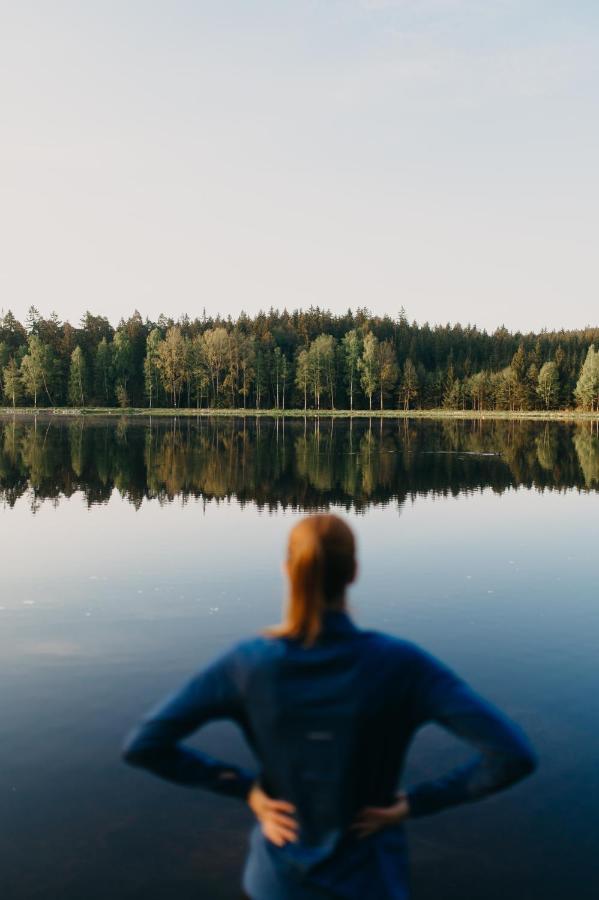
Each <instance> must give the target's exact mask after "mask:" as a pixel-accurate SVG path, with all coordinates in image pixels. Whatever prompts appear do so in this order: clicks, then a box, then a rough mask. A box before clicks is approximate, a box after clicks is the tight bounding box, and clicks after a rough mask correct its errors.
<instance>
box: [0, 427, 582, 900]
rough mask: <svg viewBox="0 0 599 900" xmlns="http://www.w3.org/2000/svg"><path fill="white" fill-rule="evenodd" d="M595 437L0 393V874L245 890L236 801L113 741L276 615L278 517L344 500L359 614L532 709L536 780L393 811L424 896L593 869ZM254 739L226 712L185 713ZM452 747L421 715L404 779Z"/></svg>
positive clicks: (449, 761) (86, 888)
mask: <svg viewBox="0 0 599 900" xmlns="http://www.w3.org/2000/svg"><path fill="white" fill-rule="evenodd" d="M598 491H599V437H598V433H597V426H596V425H595V426H594V427H592V426H591V425H590V424H589V423H585V424H584V425H579V426H575V425H564V424H558V423H549V424H544V423H538V422H535V423H532V422H522V423H517V422H503V421H502V422H482V423H480V422H454V421H452V422H448V423H443V422H438V421H434V422H415V421H409V422H407V421H399V422H392V421H389V420H385V421H384V422H383V423H382V424H381V422H380V421H379V420H376V419H373V420H372V423H369V422H368V421H366V420H359V421H354V423H353V426H352V427H351V428H350V425H349V424H348V423H347V422H344V421H341V420H336V421H334V422H333V421H330V420H322V421H321V422H320V424H317V423H314V422H312V421H308V422H307V423H304V422H303V421H301V420H295V421H287V422H286V423H285V424H284V425H283V423H282V422H280V423H279V424H278V425H277V423H275V422H273V421H269V420H260V421H254V420H246V421H245V422H244V421H240V420H234V419H226V420H225V419H219V420H214V421H209V420H205V419H203V420H201V421H195V420H179V421H170V420H158V421H154V422H152V423H150V422H149V421H146V420H142V421H140V420H135V421H131V422H127V421H126V420H119V421H118V422H114V421H112V420H111V421H108V422H103V421H98V420H86V421H83V420H64V421H61V420H56V419H52V420H48V419H43V418H41V417H40V418H38V420H37V422H34V421H33V420H23V419H18V420H17V421H16V422H13V421H12V420H11V419H4V420H1V419H0V498H1V500H2V506H1V507H0V548H1V551H0V552H1V566H2V568H1V573H2V579H1V582H0V583H1V596H0V629H1V630H0V709H1V711H2V720H1V721H2V729H1V740H0V837H1V840H0V897H1V898H2V900H25V898H27V900H32V898H40V900H42V898H43V900H54V898H56V900H58V898H60V900H83V898H84V900H107V898H110V900H125V898H127V900H134V898H135V900H138V898H139V900H141V898H143V900H167V898H169V900H171V898H176V900H191V898H194V900H195V898H206V900H213V898H214V900H220V898H236V897H237V893H238V878H239V871H240V868H241V864H242V860H243V856H244V852H245V845H246V830H247V827H248V825H249V822H250V817H249V815H248V813H247V812H246V811H245V810H244V809H243V808H242V807H241V805H240V804H238V803H237V802H236V801H232V800H227V799H218V798H215V797H212V796H210V795H208V794H203V793H201V792H199V791H193V790H189V789H187V790H185V789H182V788H177V787H174V786H171V785H169V784H167V783H165V782H160V781H158V780H155V779H152V778H151V777H150V776H148V775H145V774H144V773H140V772H137V771H134V770H131V769H128V768H127V767H125V766H124V765H122V763H121V762H120V760H119V748H120V744H121V740H122V736H123V734H124V733H125V732H126V730H127V729H128V728H129V726H130V724H131V723H132V722H133V721H134V720H135V719H136V718H137V717H138V716H139V714H140V713H141V712H142V711H143V710H144V709H145V708H147V707H148V706H149V705H151V704H153V703H154V701H155V700H156V699H158V698H159V697H160V696H162V695H163V694H165V693H166V692H168V691H170V690H171V689H172V688H174V687H175V686H177V685H178V684H179V683H180V682H181V680H182V679H183V678H186V677H187V676H188V675H189V674H190V673H191V672H192V671H193V670H195V669H196V668H198V667H199V666H201V665H202V664H203V663H204V662H206V661H207V660H208V659H209V658H211V657H212V656H213V655H214V654H215V653H216V652H218V651H219V650H220V649H221V648H223V647H224V646H226V645H227V644H228V643H230V642H231V641H233V640H237V639H238V638H240V637H241V636H243V635H246V634H249V633H252V632H255V631H256V630H258V629H259V628H260V627H262V626H263V625H265V624H267V623H271V622H273V621H276V620H277V619H278V617H279V611H280V605H281V596H282V590H283V584H282V576H281V574H280V568H279V559H280V558H281V556H282V553H283V547H284V542H285V537H286V533H287V531H288V529H289V527H290V526H291V524H292V523H293V522H294V520H295V519H296V517H297V516H299V515H301V514H302V513H303V511H305V510H307V509H309V510H313V509H320V508H332V509H337V510H341V511H342V512H344V513H345V514H347V516H348V517H349V518H350V520H351V522H352V524H353V525H354V527H355V528H356V531H357V533H358V538H359V546H360V558H361V576H360V579H359V581H358V584H357V585H356V587H355V588H354V589H353V591H352V595H351V602H352V608H353V611H354V614H355V616H356V618H357V620H358V621H359V622H360V623H361V624H364V625H366V626H374V627H378V628H382V629H385V630H388V631H390V632H393V633H397V634H401V635H403V636H405V637H408V638H410V639H412V640H415V641H417V642H419V643H421V644H423V645H424V646H426V647H427V648H428V649H429V650H431V651H432V652H434V653H436V654H437V655H439V656H440V657H441V658H443V659H444V660H445V661H447V662H448V663H449V664H451V665H452V666H453V667H454V668H456V669H457V670H458V671H459V672H460V673H461V674H463V675H464V676H465V677H466V678H467V679H468V680H470V681H471V682H472V683H473V684H474V685H475V686H476V687H477V688H478V689H479V690H480V691H482V692H483V693H484V694H486V695H487V696H488V697H489V698H491V699H492V700H494V701H495V702H497V703H498V704H499V705H501V706H502V707H503V708H504V709H505V710H506V711H507V712H508V713H509V714H510V715H512V716H513V717H515V718H516V719H517V720H518V721H520V722H521V723H522V725H523V726H524V728H525V729H526V730H527V731H528V733H529V734H530V736H531V737H532V740H533V742H534V744H535V745H536V748H537V750H538V752H539V754H540V758H541V767H540V769H539V772H538V774H536V775H535V777H534V778H533V779H530V780H529V781H528V782H526V783H525V784H523V785H522V786H519V787H517V788H515V789H513V790H512V791H508V792H506V793H505V794H502V795H499V796H497V797H495V798H493V799H490V800H487V801H485V802H484V803H481V804H478V805H475V806H470V807H462V808H460V809H457V810H454V811H451V812H447V813H445V814H442V815H440V816H437V817H432V818H430V819H429V820H421V821H419V822H418V823H416V822H414V823H411V824H410V826H409V830H410V836H411V847H412V868H413V876H414V897H415V900H433V898H435V900H439V898H443V900H464V898H475V900H478V898H484V900H505V898H510V900H527V898H531V900H533V898H534V900H541V898H543V900H546V898H551V900H570V898H572V900H591V898H592V900H596V898H597V897H598V896H599V861H598V848H599V765H598V762H597V760H598V757H599V653H598V650H599V590H598V588H599V496H598ZM196 740H197V742H198V743H199V744H201V746H202V747H204V748H206V749H208V750H209V751H211V752H216V753H218V754H219V755H222V756H225V757H226V758H230V759H232V760H237V761H241V760H243V761H248V757H247V751H246V750H245V749H244V747H243V746H242V744H241V740H240V738H239V737H238V735H237V733H236V732H235V731H234V730H233V728H232V727H229V726H225V725H219V726H211V727H210V728H208V729H207V730H206V731H204V732H202V733H201V734H200V735H199V736H198V737H197V739H196ZM464 752H465V751H464V748H463V747H462V746H461V745H459V744H458V743H457V742H456V741H454V740H453V739H450V738H449V737H448V736H446V735H445V734H444V733H442V732H441V731H439V730H437V729H432V728H431V729H425V730H424V731H423V732H422V733H421V735H419V737H418V738H417V740H416V742H415V743H414V746H413V750H412V753H411V756H410V759H409V766H408V771H407V772H406V782H410V781H411V780H413V779H415V778H421V777H423V776H425V775H428V774H433V773H438V772H441V771H443V770H444V769H445V768H446V767H447V766H450V765H453V764H454V763H455V762H456V761H458V760H459V759H461V758H462V757H463V756H464Z"/></svg>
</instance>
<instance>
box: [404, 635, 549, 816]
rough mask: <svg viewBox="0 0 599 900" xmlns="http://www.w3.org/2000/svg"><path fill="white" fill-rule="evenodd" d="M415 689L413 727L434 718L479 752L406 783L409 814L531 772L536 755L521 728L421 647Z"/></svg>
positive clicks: (467, 798)
mask: <svg viewBox="0 0 599 900" xmlns="http://www.w3.org/2000/svg"><path fill="white" fill-rule="evenodd" d="M413 688H414V692H413V696H414V698H415V709H414V713H415V718H416V727H420V726H421V725H424V724H426V723H427V722H437V723H438V724H439V725H441V726H443V727H444V728H446V729H447V730H448V731H450V732H452V733H453V734H455V735H456V736H457V737H459V738H462V739H463V740H465V741H467V742H468V743H469V744H471V745H472V746H473V747H474V748H476V750H477V751H478V752H477V753H476V755H475V756H474V757H473V758H472V759H471V760H470V761H468V762H467V763H466V764H465V765H463V766H459V767H458V768H455V769H453V770H452V771H450V772H448V773H447V774H445V775H443V776H442V777H440V778H437V779H435V780H432V781H425V782H422V783H420V784H416V785H414V786H413V787H410V788H408V790H407V791H406V793H407V796H408V801H409V804H410V815H411V816H414V817H418V816H424V815H430V814H431V813H436V812H440V811H441V810H443V809H446V808H448V807H450V806H456V805H458V804H460V803H468V802H472V801H474V800H479V799H482V798H483V797H486V796H487V795H489V794H493V793H495V792H496V791H500V790H503V789H504V788H507V787H509V786H510V785H512V784H514V783H515V782H517V781H519V780H520V779H522V778H524V777H525V776H527V775H529V774H530V773H531V772H533V771H534V769H535V768H536V766H537V759H536V756H535V753H534V751H533V749H532V747H531V745H530V743H529V741H528V739H527V738H526V736H525V735H524V733H523V732H522V731H521V729H520V728H519V727H518V726H517V725H516V724H515V723H514V722H512V721H510V720H509V719H508V718H507V717H506V716H505V715H504V714H503V713H501V712H500V711H499V710H498V709H496V708H495V707H494V706H492V705H491V704H490V703H488V702H487V701H486V700H484V699H483V698H482V697H480V696H478V695H477V694H476V693H475V692H474V691H473V690H471V688H470V687H468V685H467V684H465V682H463V681H462V680H461V679H460V678H458V677H457V676H456V675H455V674H454V673H453V672H452V671H451V670H450V669H448V668H446V667H445V666H444V665H442V664H441V663H440V662H438V661H437V660H436V659H434V658H433V657H432V656H429V655H428V654H426V653H424V652H422V651H419V652H418V658H417V661H416V665H415V682H414V685H413Z"/></svg>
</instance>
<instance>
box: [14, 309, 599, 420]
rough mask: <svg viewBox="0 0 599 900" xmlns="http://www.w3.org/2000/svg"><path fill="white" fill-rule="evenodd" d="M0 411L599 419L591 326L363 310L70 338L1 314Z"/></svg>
mask: <svg viewBox="0 0 599 900" xmlns="http://www.w3.org/2000/svg"><path fill="white" fill-rule="evenodd" d="M0 372H1V374H2V378H1V392H2V396H1V398H0V399H2V401H3V402H4V404H5V405H7V406H12V407H17V406H33V407H40V406H51V407H57V406H67V405H70V406H73V407H79V408H81V407H86V406H88V407H89V406H96V407H97V406H100V407H114V406H116V407H121V408H129V407H149V408H156V407H173V408H177V407H187V408H190V407H197V408H205V407H209V408H232V409H238V408H241V407H242V408H255V409H271V408H273V409H288V408H290V407H293V408H296V409H297V408H303V409H308V408H310V409H350V410H353V409H373V410H374V409H387V408H398V407H399V408H402V409H404V410H410V409H431V408H447V409H473V410H478V411H481V412H482V411H484V410H489V409H500V410H501V409H503V410H535V409H539V410H551V409H562V408H570V407H573V406H576V407H579V408H581V409H585V410H590V411H599V328H590V327H589V328H585V329H578V330H570V331H566V330H562V331H559V332H555V331H554V332H548V331H542V332H540V333H538V334H535V333H529V334H522V333H520V332H509V331H508V330H507V329H506V328H503V327H502V328H498V329H497V330H496V331H494V332H493V333H492V334H489V333H487V332H486V331H484V330H479V329H478V328H476V327H471V326H467V327H463V326H461V325H445V326H435V327H431V326H430V325H428V324H424V325H418V324H416V322H412V323H410V322H409V321H408V319H407V317H406V315H405V312H404V311H403V310H401V311H400V313H399V315H398V316H397V317H396V318H393V317H391V316H384V317H379V316H375V315H373V314H371V313H369V312H368V310H366V309H358V310H357V311H356V312H352V311H351V310H348V312H347V313H345V314H344V315H333V314H332V313H331V312H329V311H327V310H321V309H319V308H310V309H309V310H306V311H301V310H296V311H294V312H288V311H287V310H284V311H283V312H280V311H278V310H270V311H269V312H268V313H262V312H261V313H259V314H258V315H256V316H254V317H253V318H252V317H249V316H247V315H245V314H241V315H240V316H239V318H237V319H236V320H233V319H231V318H230V317H229V318H228V319H222V318H220V317H217V318H210V317H207V316H206V315H204V316H202V317H201V318H197V319H194V320H191V319H190V318H189V317H188V316H182V317H181V318H179V319H178V320H177V321H175V320H173V319H172V318H167V317H165V316H160V317H159V319H158V320H157V321H156V322H153V321H150V320H149V319H147V318H146V319H145V320H144V319H142V317H141V315H140V313H139V312H137V311H136V312H135V313H134V314H133V315H132V316H130V317H129V318H128V319H121V321H120V322H119V323H118V325H117V327H116V328H114V327H113V326H112V325H111V323H110V322H109V321H108V319H107V318H105V317H104V316H99V315H93V314H92V313H90V312H87V313H86V314H85V315H84V316H83V318H82V319H81V322H80V323H79V326H77V327H75V326H73V325H71V324H70V323H69V322H61V321H60V319H59V318H58V316H57V315H56V314H55V313H53V314H52V315H51V316H50V317H49V318H44V317H42V316H41V314H40V313H39V311H38V310H37V309H36V308H35V307H33V306H32V307H31V308H30V309H29V312H28V314H27V318H26V321H25V323H24V324H22V323H21V322H19V321H18V320H17V319H16V318H15V316H14V315H13V314H12V313H11V312H10V311H9V312H7V313H6V314H4V315H2V316H0Z"/></svg>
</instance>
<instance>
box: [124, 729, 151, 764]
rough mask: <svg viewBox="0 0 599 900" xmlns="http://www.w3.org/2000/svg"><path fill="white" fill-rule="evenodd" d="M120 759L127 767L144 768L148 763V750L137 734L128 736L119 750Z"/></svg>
mask: <svg viewBox="0 0 599 900" xmlns="http://www.w3.org/2000/svg"><path fill="white" fill-rule="evenodd" d="M121 759H122V760H123V762H125V763H127V765H129V766H144V765H146V764H147V761H148V749H147V747H146V746H145V745H144V743H143V741H142V740H141V738H140V736H139V734H137V733H133V734H132V735H129V736H128V737H127V738H126V739H125V742H124V743H123V746H122V748H121Z"/></svg>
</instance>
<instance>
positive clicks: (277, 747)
mask: <svg viewBox="0 0 599 900" xmlns="http://www.w3.org/2000/svg"><path fill="white" fill-rule="evenodd" d="M285 570H286V573H287V576H288V580H289V588H290V591H289V603H288V608H287V614H286V618H285V621H284V622H283V623H282V624H281V625H279V626H277V627H275V628H272V629H270V630H269V631H268V632H267V633H266V634H265V635H263V636H260V637H256V638H252V639H250V640H246V641H243V642H241V643H239V644H237V645H236V646H234V647H233V648H232V649H230V650H229V651H227V652H226V653H225V654H224V655H222V656H221V657H220V658H218V659H217V660H216V661H215V662H213V663H212V665H210V666H209V667H208V668H206V669H204V670H203V671H201V672H199V673H198V674H197V675H196V676H194V677H193V678H192V679H191V680H190V681H189V682H188V684H187V685H185V686H184V687H183V689H182V690H181V691H179V692H177V693H176V694H174V695H173V696H171V697H169V698H168V699H167V700H166V701H165V702H163V703H162V704H161V705H160V706H158V707H157V708H156V709H154V710H152V711H151V712H150V713H149V714H148V715H147V716H146V717H145V719H144V720H143V721H142V723H141V725H140V726H139V727H138V728H137V729H136V730H135V731H134V732H133V734H132V735H131V736H130V737H129V738H128V740H127V742H126V745H125V749H124V758H125V760H126V761H127V762H129V763H132V764H133V765H136V766H142V767H145V768H147V769H149V770H150V771H152V772H154V773H155V774H157V775H159V776H161V777H163V778H167V779H169V780H171V781H174V782H178V783H179V784H185V785H190V786H197V787H203V788H207V789H209V790H212V791H216V792H218V793H222V794H228V795H231V796H235V797H238V798H239V799H241V800H245V801H246V802H247V803H248V804H249V805H250V807H251V809H252V810H253V812H254V814H255V816H256V820H257V821H256V825H255V827H254V829H253V831H252V835H251V841H250V851H249V854H248V857H247V861H246V866H245V871H244V875H243V886H244V890H245V891H246V893H247V894H248V895H249V897H250V898H252V900H316V898H322V900H324V898H348V900H350V898H360V900H370V898H372V900H392V898H393V900H405V898H407V897H408V873H407V855H406V843H405V836H404V830H403V822H404V821H405V820H406V819H407V818H408V817H410V818H414V817H417V816H424V815H428V814H431V813H435V812H438V811H440V810H442V809H446V808H447V807H450V806H455V805H457V804H460V803H466V802H470V801H473V800H478V799H481V798H482V797H485V796H487V795H488V794H491V793H493V792H495V791H498V790H501V789H502V788H506V787H508V786H509V785H511V784H513V783H514V782H516V781H518V780H519V779H521V778H523V777H524V776H525V775H528V774H529V773H530V772H532V771H533V769H534V768H535V764H536V762H535V756H534V753H533V751H532V749H531V747H530V744H529V743H528V741H527V739H526V738H525V736H524V735H523V734H522V732H521V731H520V729H519V728H518V727H517V726H516V725H515V724H513V723H512V722H510V721H509V720H508V719H507V718H506V717H505V716H504V715H503V714H502V713H500V712H499V711H498V710H497V709H495V708H494V707H492V706H491V705H490V704H489V703H487V702H486V701H485V700H483V699H482V698H481V697H479V696H477V695H476V694H475V693H474V692H473V691H472V690H471V689H470V688H469V687H468V686H467V685H466V684H465V683H464V682H463V681H462V680H461V679H460V678H459V677H458V676H457V675H455V674H454V673H453V672H452V671H450V670H449V669H448V668H447V667H446V666H444V665H443V664H442V663H440V662H439V661H438V660H436V659H434V658H433V657H432V656H430V655H429V654H428V653H426V652H424V651H423V650H421V649H420V648H419V647H417V646H415V645H413V644H411V643H408V642H406V641H403V640H399V639H397V638H395V637H391V636H389V635H386V634H382V633H380V632H376V631H365V630H362V629H360V628H358V627H357V626H356V625H355V624H354V622H353V621H352V619H351V618H350V616H349V614H348V612H347V608H346V589H347V587H348V585H350V584H351V583H352V582H353V581H354V579H355V576H356V559H355V542H354V536H353V533H352V531H351V530H350V528H349V527H348V526H347V525H346V523H345V522H344V521H343V520H342V519H340V518H338V517H337V516H333V515H317V516H309V517H307V518H305V519H303V520H301V521H300V522H299V523H298V524H297V525H296V526H295V527H294V528H293V529H292V531H291V534H290V537H289V545H288V554H287V560H286V563H285ZM214 719H230V720H232V721H234V722H236V723H237V724H238V725H239V727H240V728H241V729H242V731H243V734H244V735H245V738H246V740H247V741H248V743H249V745H250V746H251V748H252V750H253V752H254V755H255V757H256V759H257V761H258V764H259V772H258V774H257V775H256V774H254V773H250V772H247V771H245V770H243V769H240V768H238V767H236V766H230V765H227V764H226V763H224V762H220V761H218V760H215V759H213V758H210V757H208V756H206V755H205V754H203V753H201V752H199V751H197V750H193V749H191V748H189V747H186V746H185V745H184V744H182V743H181V740H182V739H183V738H185V737H187V736H188V735H190V734H191V733H192V732H194V731H195V730H196V729H198V728H199V727H200V726H202V725H204V724H205V723H207V722H209V721H212V720H214ZM427 722H437V723H439V724H440V725H442V726H444V727H445V728H447V729H449V730H450V731H451V732H453V733H454V734H456V735H457V736H459V737H461V738H463V739H464V740H466V741H468V742H469V743H470V744H472V745H473V746H474V747H475V748H476V750H477V751H478V752H477V754H476V755H475V757H474V758H473V759H472V761H471V762H470V763H468V764H467V765H465V766H461V767H459V768H457V769H455V770H453V771H450V772H449V773H447V774H445V775H444V776H442V777H440V778H438V779H436V780H434V781H427V782H424V783H422V784H416V785H413V786H411V787H408V788H407V789H405V790H403V791H402V792H400V793H399V794H398V793H397V784H398V781H399V779H400V777H401V772H402V769H403V765H404V760H405V756H406V752H407V750H408V747H409V745H410V742H411V740H412V738H413V736H414V734H415V732H416V731H417V730H418V729H419V728H420V727H421V726H422V725H424V724H426V723H427Z"/></svg>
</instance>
